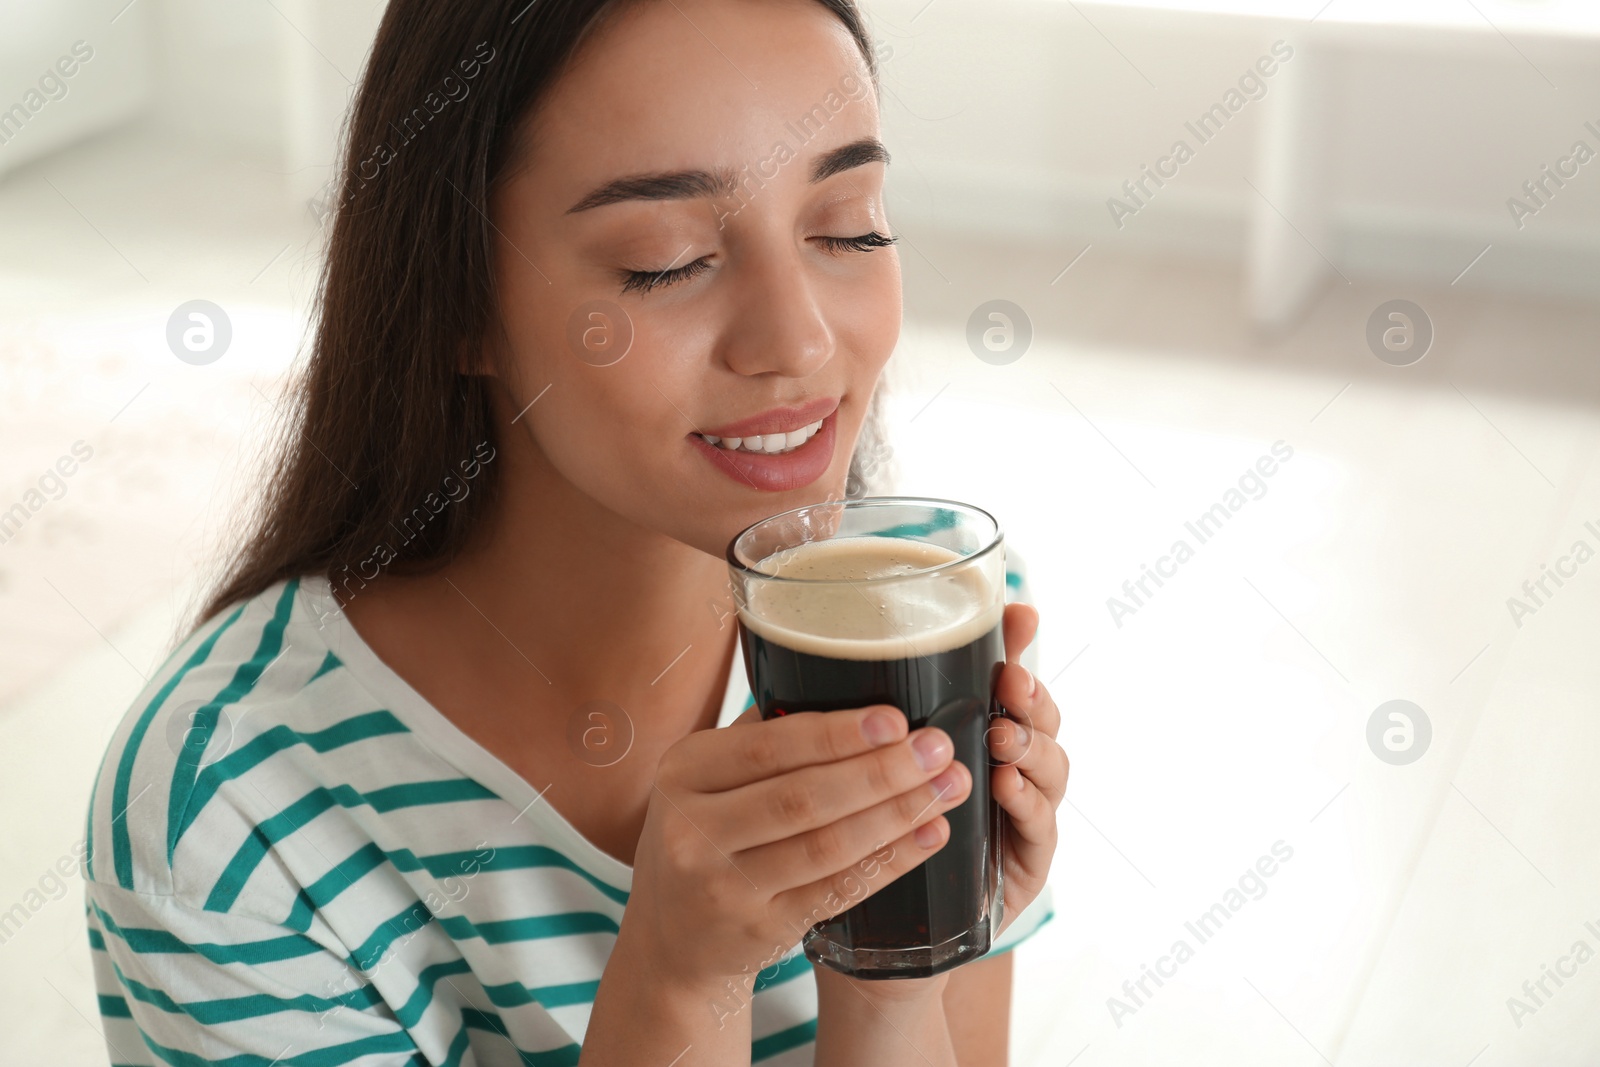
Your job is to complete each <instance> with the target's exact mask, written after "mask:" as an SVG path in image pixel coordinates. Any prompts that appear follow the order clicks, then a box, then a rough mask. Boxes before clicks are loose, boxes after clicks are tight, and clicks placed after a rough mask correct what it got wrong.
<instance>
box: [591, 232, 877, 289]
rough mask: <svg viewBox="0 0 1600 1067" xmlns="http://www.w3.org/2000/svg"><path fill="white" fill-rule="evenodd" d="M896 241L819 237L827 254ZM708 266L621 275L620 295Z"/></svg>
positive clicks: (699, 263)
mask: <svg viewBox="0 0 1600 1067" xmlns="http://www.w3.org/2000/svg"><path fill="white" fill-rule="evenodd" d="M899 239H900V238H898V237H892V236H889V235H887V234H882V233H878V232H877V231H876V230H874V231H872V232H869V233H863V234H859V235H857V236H855V237H819V238H817V240H819V241H821V242H822V243H823V245H825V246H826V247H827V248H828V250H829V251H831V252H871V251H872V250H873V249H877V248H887V247H889V246H890V245H892V244H894V243H895V242H896V241H898V240H899ZM710 268H711V264H709V263H707V262H706V261H705V260H704V259H697V260H695V261H694V262H693V263H686V264H684V265H683V266H681V267H674V268H672V269H671V270H659V271H658V270H630V271H624V272H623V282H622V291H623V292H624V293H627V292H640V293H648V292H649V291H650V290H652V289H655V288H657V287H658V286H663V285H676V284H677V283H678V282H682V281H688V280H689V279H690V278H693V277H697V276H698V275H700V274H702V273H703V272H705V271H707V270H709V269H710Z"/></svg>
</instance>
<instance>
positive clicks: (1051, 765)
mask: <svg viewBox="0 0 1600 1067" xmlns="http://www.w3.org/2000/svg"><path fill="white" fill-rule="evenodd" d="M1038 628H1039V613H1038V612H1037V611H1036V610H1034V609H1033V608H1032V607H1030V606H1029V605H1027V604H1007V605H1006V609H1005V616H1004V623H1003V624H1002V630H1003V632H1004V634H1005V643H1006V664H1005V666H1004V667H1003V668H1001V671H1000V682H999V684H998V685H997V686H996V687H995V698H996V700H997V701H998V702H999V704H1000V707H1001V708H1002V709H1003V710H1004V711H1005V712H1006V716H1005V717H1004V718H997V719H994V720H993V721H992V722H991V723H990V724H989V729H988V733H987V735H986V736H987V740H988V743H989V752H990V754H991V755H992V756H993V758H994V760H995V764H994V766H993V768H992V770H991V772H990V777H989V789H990V792H991V793H992V794H993V796H994V799H995V802H996V803H998V804H999V805H1000V807H1001V808H1003V809H1005V812H1006V814H1007V815H1009V816H1010V817H1011V825H1010V826H1009V827H1008V828H1007V832H1006V847H1005V916H1004V917H1003V918H1002V919H1001V921H1000V929H999V930H997V931H995V933H994V935H993V936H994V937H995V938H996V939H997V940H998V938H999V937H1000V934H1001V933H1002V932H1004V930H1005V929H1006V927H1008V926H1010V925H1011V923H1012V921H1013V920H1015V919H1016V917H1017V915H1018V914H1020V913H1021V912H1022V909H1023V908H1026V907H1027V906H1028V905H1029V904H1031V903H1033V900H1034V898H1035V897H1037V896H1038V895H1039V893H1040V892H1041V891H1043V889H1044V884H1045V877H1046V876H1047V875H1048V874H1049V873H1050V861H1051V859H1052V858H1054V856H1055V852H1056V809H1057V808H1059V807H1060V806H1061V801H1062V798H1063V797H1065V796H1066V792H1067V771H1068V763H1067V754H1066V752H1064V751H1063V750H1062V748H1061V746H1060V745H1059V744H1057V743H1056V734H1057V732H1058V731H1059V730H1060V729H1061V712H1060V711H1059V710H1058V709H1057V708H1056V702H1055V701H1054V700H1053V699H1052V698H1051V696H1050V693H1049V691H1048V690H1046V689H1045V687H1044V683H1043V682H1040V681H1039V680H1038V679H1036V678H1035V677H1034V676H1033V675H1032V674H1030V673H1029V672H1028V669H1027V668H1026V667H1024V666H1023V665H1022V664H1021V662H1020V657H1021V656H1022V650H1023V649H1025V648H1027V647H1028V644H1029V643H1030V642H1031V641H1032V640H1033V635H1034V633H1035V631H1037V630H1038Z"/></svg>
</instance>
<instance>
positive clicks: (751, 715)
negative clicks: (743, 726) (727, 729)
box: [728, 704, 761, 726]
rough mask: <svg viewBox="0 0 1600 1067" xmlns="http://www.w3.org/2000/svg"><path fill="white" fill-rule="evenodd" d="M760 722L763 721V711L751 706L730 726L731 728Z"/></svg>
mask: <svg viewBox="0 0 1600 1067" xmlns="http://www.w3.org/2000/svg"><path fill="white" fill-rule="evenodd" d="M760 721H761V709H760V708H758V707H756V706H755V705H754V704H751V705H750V706H749V707H748V708H745V709H744V711H742V712H740V713H739V717H738V718H737V719H734V720H733V721H732V722H730V723H729V724H728V725H729V726H738V725H739V724H740V723H746V722H760Z"/></svg>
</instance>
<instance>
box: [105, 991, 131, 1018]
mask: <svg viewBox="0 0 1600 1067" xmlns="http://www.w3.org/2000/svg"><path fill="white" fill-rule="evenodd" d="M100 1014H101V1015H103V1016H105V1017H106V1018H107V1019H131V1018H133V1013H132V1012H131V1011H129V1010H128V1002H127V1001H126V1000H123V999H122V998H121V997H119V996H111V995H107V994H105V993H101V994H100Z"/></svg>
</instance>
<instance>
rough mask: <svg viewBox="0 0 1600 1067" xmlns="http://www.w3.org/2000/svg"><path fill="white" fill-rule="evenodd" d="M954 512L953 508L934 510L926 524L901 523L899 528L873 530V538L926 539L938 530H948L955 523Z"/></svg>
mask: <svg viewBox="0 0 1600 1067" xmlns="http://www.w3.org/2000/svg"><path fill="white" fill-rule="evenodd" d="M956 515H957V513H956V511H955V510H954V509H953V508H934V509H933V518H931V519H929V520H928V521H927V522H903V523H901V524H900V525H899V526H891V527H889V528H888V529H885V530H874V531H872V534H871V536H873V537H911V538H916V537H927V536H928V535H929V534H931V533H936V532H938V531H939V530H949V529H953V528H954V527H955V524H956V522H957V518H956Z"/></svg>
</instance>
